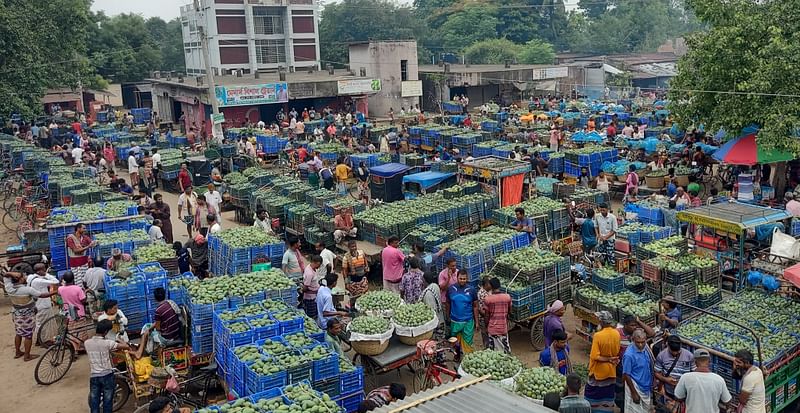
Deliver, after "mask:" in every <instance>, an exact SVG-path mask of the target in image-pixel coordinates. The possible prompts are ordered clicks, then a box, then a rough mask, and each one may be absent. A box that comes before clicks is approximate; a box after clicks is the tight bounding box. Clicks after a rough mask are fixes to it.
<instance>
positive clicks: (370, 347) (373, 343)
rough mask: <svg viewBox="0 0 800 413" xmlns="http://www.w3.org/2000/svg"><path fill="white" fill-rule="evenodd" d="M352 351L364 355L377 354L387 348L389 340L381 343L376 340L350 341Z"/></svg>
mask: <svg viewBox="0 0 800 413" xmlns="http://www.w3.org/2000/svg"><path fill="white" fill-rule="evenodd" d="M350 345H351V346H352V347H353V351H355V352H356V353H358V354H361V355H364V356H377V355H378V354H381V353H383V352H384V351H386V349H387V348H389V340H386V341H384V342H383V343H381V342H380V341H378V340H367V341H351V342H350Z"/></svg>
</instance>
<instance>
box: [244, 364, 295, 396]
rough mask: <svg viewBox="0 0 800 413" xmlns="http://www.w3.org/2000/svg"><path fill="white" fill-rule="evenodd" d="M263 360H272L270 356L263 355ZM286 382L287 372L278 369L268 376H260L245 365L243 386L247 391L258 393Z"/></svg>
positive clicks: (283, 384)
mask: <svg viewBox="0 0 800 413" xmlns="http://www.w3.org/2000/svg"><path fill="white" fill-rule="evenodd" d="M263 359H264V360H268V361H269V360H272V358H271V357H267V356H264V358H263ZM286 384H288V382H287V373H286V372H285V371H280V372H277V373H273V374H271V375H268V376H262V375H259V374H258V373H256V372H254V371H253V370H252V369H251V368H250V367H249V366H248V367H247V376H246V377H245V387H246V389H247V392H249V393H258V392H263V391H266V390H270V389H274V388H276V387H282V386H285V385H286Z"/></svg>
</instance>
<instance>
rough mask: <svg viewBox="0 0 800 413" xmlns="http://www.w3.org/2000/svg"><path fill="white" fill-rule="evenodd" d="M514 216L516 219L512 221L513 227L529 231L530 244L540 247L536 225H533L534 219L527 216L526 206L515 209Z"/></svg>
mask: <svg viewBox="0 0 800 413" xmlns="http://www.w3.org/2000/svg"><path fill="white" fill-rule="evenodd" d="M514 217H515V218H516V219H515V220H514V222H512V223H511V228H513V229H515V230H517V231H520V232H525V233H527V234H528V240H529V241H530V245H533V246H535V247H536V248H539V242H537V241H536V227H535V226H534V225H533V220H532V219H530V218H528V217H526V216H525V208H517V209H515V210H514Z"/></svg>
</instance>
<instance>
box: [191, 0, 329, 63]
mask: <svg viewBox="0 0 800 413" xmlns="http://www.w3.org/2000/svg"><path fill="white" fill-rule="evenodd" d="M181 23H182V25H183V48H184V57H185V59H186V74H188V75H190V76H192V75H202V74H205V73H206V72H205V71H206V69H207V68H206V65H205V64H204V62H203V52H202V44H203V41H202V40H203V39H202V38H201V36H203V35H205V36H206V37H207V40H208V51H209V57H210V60H211V67H212V68H214V69H215V73H216V74H218V75H224V74H235V73H237V72H239V71H241V72H242V73H245V74H247V73H255V72H258V71H260V72H277V71H278V70H279V69H280V68H283V69H284V70H285V71H287V72H295V71H307V70H309V69H315V70H319V69H320V61H319V59H320V57H319V56H320V50H319V30H318V23H319V4H318V2H317V0H195V1H194V3H192V4H188V5H185V6H182V7H181Z"/></svg>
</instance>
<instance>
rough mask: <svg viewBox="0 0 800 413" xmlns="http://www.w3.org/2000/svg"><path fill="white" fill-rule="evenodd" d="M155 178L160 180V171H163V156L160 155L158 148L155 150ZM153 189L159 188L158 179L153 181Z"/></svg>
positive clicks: (153, 157)
mask: <svg viewBox="0 0 800 413" xmlns="http://www.w3.org/2000/svg"><path fill="white" fill-rule="evenodd" d="M151 159H152V160H153V176H154V177H156V178H158V171H160V170H161V154H160V153H158V148H153V156H152V157H151ZM153 187H154V188H158V179H154V180H153Z"/></svg>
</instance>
